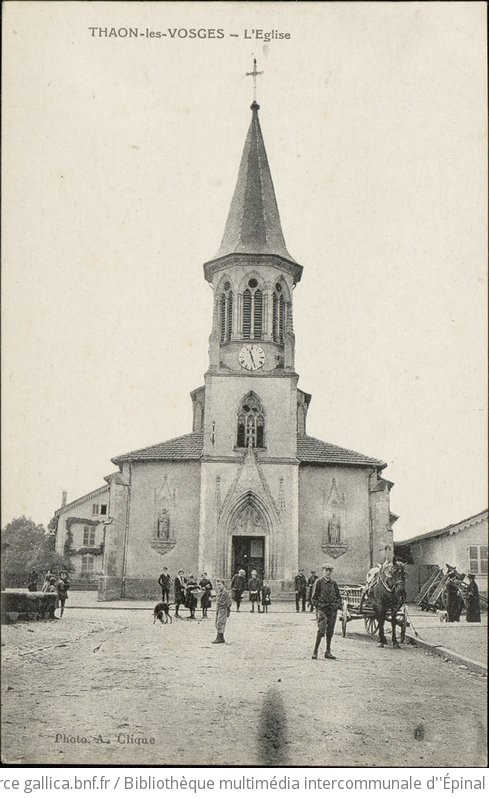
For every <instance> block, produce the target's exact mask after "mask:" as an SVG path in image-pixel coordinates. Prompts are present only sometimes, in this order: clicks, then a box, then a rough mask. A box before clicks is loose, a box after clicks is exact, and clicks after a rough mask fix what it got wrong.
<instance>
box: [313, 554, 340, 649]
mask: <svg viewBox="0 0 489 798" xmlns="http://www.w3.org/2000/svg"><path fill="white" fill-rule="evenodd" d="M332 573H333V566H332V565H330V564H329V563H325V564H324V565H323V575H322V576H321V577H320V578H319V579H318V580H317V582H316V584H315V585H314V587H313V592H312V603H313V604H314V606H315V607H316V608H317V611H318V632H317V635H316V644H315V646H314V651H313V654H312V659H317V658H318V650H319V644H320V643H321V638H322V637H324V636H325V635H326V653H325V654H324V657H325V659H336V657H334V656H333V654H332V653H331V640H332V638H333V632H334V626H335V623H336V613H337V612H338V610H339V609H340V607H341V593H340V589H339V587H338V585H337V584H336V582H333V580H332V579H331V575H332Z"/></svg>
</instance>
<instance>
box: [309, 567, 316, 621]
mask: <svg viewBox="0 0 489 798" xmlns="http://www.w3.org/2000/svg"><path fill="white" fill-rule="evenodd" d="M317 578H318V575H317V573H316V571H311V576H310V577H309V579H308V580H307V603H308V605H309V612H312V611H313V610H314V604H313V603H312V591H313V589H314V585H315V584H316V580H317Z"/></svg>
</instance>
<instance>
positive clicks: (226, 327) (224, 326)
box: [220, 283, 233, 343]
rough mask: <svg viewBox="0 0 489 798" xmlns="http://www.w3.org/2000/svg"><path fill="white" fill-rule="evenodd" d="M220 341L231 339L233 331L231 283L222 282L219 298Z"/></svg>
mask: <svg viewBox="0 0 489 798" xmlns="http://www.w3.org/2000/svg"><path fill="white" fill-rule="evenodd" d="M220 316H221V343H224V342H226V341H230V340H231V333H232V331H233V292H232V291H231V283H224V290H223V293H222V294H221V299H220Z"/></svg>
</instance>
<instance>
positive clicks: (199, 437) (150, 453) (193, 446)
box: [112, 430, 204, 465]
mask: <svg viewBox="0 0 489 798" xmlns="http://www.w3.org/2000/svg"><path fill="white" fill-rule="evenodd" d="M203 447H204V433H203V431H202V430H199V432H191V433H190V434H189V435H181V436H180V437H179V438H172V439H171V440H169V441H163V442H162V443H157V444H155V445H154V446H147V447H146V448H145V449H136V450H135V451H133V452H128V453H127V454H121V455H119V456H118V457H113V458H112V462H113V463H115V464H116V465H118V464H119V463H122V462H124V460H200V458H201V456H202V449H203Z"/></svg>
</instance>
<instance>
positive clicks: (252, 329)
mask: <svg viewBox="0 0 489 798" xmlns="http://www.w3.org/2000/svg"><path fill="white" fill-rule="evenodd" d="M262 337H263V293H262V291H261V289H260V288H258V282H257V280H255V278H254V277H252V279H251V280H248V288H246V289H245V290H244V292H243V338H255V339H261V338H262Z"/></svg>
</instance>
